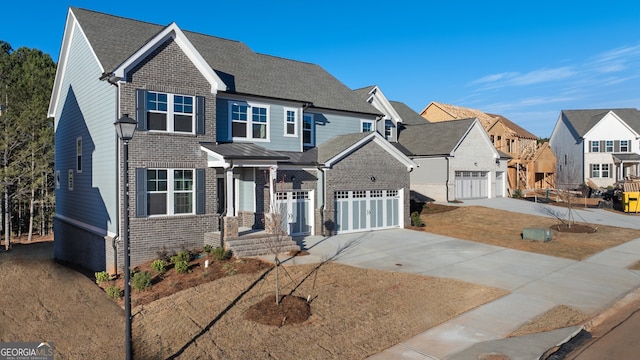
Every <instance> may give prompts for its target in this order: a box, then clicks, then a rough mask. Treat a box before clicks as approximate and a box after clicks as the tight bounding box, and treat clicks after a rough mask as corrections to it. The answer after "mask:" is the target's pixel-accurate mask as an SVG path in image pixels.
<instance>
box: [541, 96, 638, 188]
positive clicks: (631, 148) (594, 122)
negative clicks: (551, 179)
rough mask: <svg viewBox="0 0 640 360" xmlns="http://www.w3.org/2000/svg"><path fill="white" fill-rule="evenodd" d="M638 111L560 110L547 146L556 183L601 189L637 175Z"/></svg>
mask: <svg viewBox="0 0 640 360" xmlns="http://www.w3.org/2000/svg"><path fill="white" fill-rule="evenodd" d="M639 140H640V111H638V110H637V109H634V108H623V109H593V110H562V111H561V112H560V116H559V117H558V120H557V122H556V125H555V127H554V128H553V132H552V134H551V138H550V140H549V144H550V146H551V147H552V149H553V151H554V152H555V153H556V154H557V156H558V174H559V175H558V176H559V179H558V181H561V182H562V183H563V185H566V186H570V187H577V186H579V185H580V184H585V183H589V182H591V183H593V184H595V185H597V186H600V187H607V186H610V185H613V184H614V183H616V182H617V181H623V180H625V179H627V178H632V177H633V178H635V177H638V176H639V175H640V141H639Z"/></svg>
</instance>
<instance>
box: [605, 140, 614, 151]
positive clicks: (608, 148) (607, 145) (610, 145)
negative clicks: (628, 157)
mask: <svg viewBox="0 0 640 360" xmlns="http://www.w3.org/2000/svg"><path fill="white" fill-rule="evenodd" d="M604 149H605V150H604V151H605V152H609V153H611V152H613V140H607V141H605V143H604Z"/></svg>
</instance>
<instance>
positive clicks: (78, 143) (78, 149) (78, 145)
mask: <svg viewBox="0 0 640 360" xmlns="http://www.w3.org/2000/svg"><path fill="white" fill-rule="evenodd" d="M76 171H77V172H79V173H81V172H82V136H81V137H79V138H77V139H76Z"/></svg>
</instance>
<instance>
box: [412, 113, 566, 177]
mask: <svg viewBox="0 0 640 360" xmlns="http://www.w3.org/2000/svg"><path fill="white" fill-rule="evenodd" d="M420 115H422V117H424V118H425V119H427V120H429V121H431V122H440V121H449V120H456V119H466V118H477V119H478V121H479V122H480V124H482V126H483V127H484V129H485V130H486V132H487V134H488V135H489V138H490V139H491V142H492V143H493V145H494V146H495V148H496V149H497V150H498V151H501V152H503V153H505V154H507V155H509V156H510V157H511V160H509V163H508V172H507V177H508V183H509V188H511V189H528V190H532V189H547V188H553V187H554V186H555V180H554V179H555V172H556V157H555V155H554V154H553V152H552V151H551V149H550V147H549V146H548V144H546V143H539V142H538V137H537V136H535V135H534V134H532V133H530V132H529V131H527V130H526V129H524V128H523V127H521V126H520V125H518V124H516V123H514V122H513V121H511V120H509V119H507V118H506V117H504V116H501V115H497V114H488V113H485V112H483V111H480V110H477V109H472V108H467V107H462V106H456V105H451V104H444V103H440V102H436V101H432V102H431V103H429V105H427V106H426V107H425V108H424V109H423V110H422V111H421V113H420Z"/></svg>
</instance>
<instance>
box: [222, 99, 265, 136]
mask: <svg viewBox="0 0 640 360" xmlns="http://www.w3.org/2000/svg"><path fill="white" fill-rule="evenodd" d="M229 113H230V116H231V137H232V138H234V139H253V140H260V139H261V140H267V139H269V136H268V129H269V109H268V108H267V107H266V106H259V105H254V104H249V103H246V102H232V103H230V110H229Z"/></svg>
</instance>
